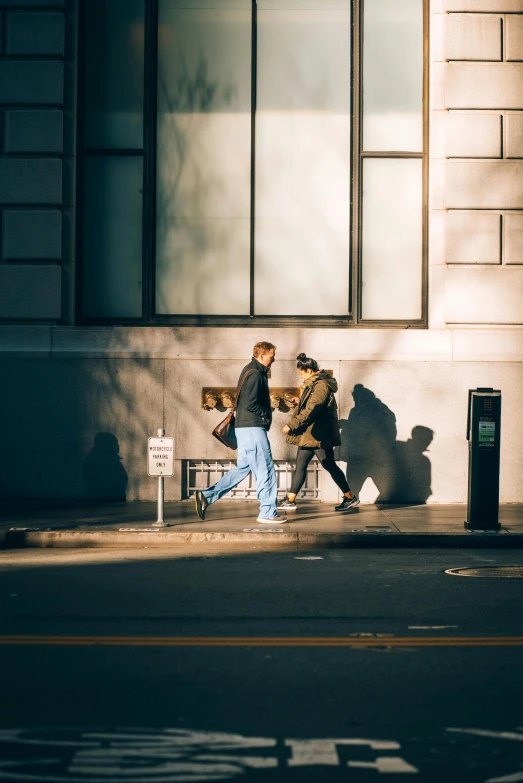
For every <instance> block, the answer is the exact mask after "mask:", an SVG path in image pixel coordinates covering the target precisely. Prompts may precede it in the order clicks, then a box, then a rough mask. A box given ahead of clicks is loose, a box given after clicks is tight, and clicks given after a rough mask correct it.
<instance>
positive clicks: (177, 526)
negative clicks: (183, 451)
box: [0, 500, 523, 550]
mask: <svg viewBox="0 0 523 783" xmlns="http://www.w3.org/2000/svg"><path fill="white" fill-rule="evenodd" d="M257 512H258V503H257V502H256V501H252V500H251V501H237V500H236V501H226V500H221V501H219V502H218V503H216V504H215V505H213V506H210V507H209V508H208V509H207V514H206V521H205V522H202V521H201V520H200V519H199V518H198V516H197V515H196V512H195V509H194V503H193V502H192V500H185V501H181V502H172V503H166V504H165V521H166V523H167V524H168V525H169V527H162V528H157V527H154V525H153V523H154V522H155V521H156V518H157V515H156V504H155V503H150V502H148V503H145V502H143V503H94V502H91V503H65V502H58V501H57V502H40V503H37V502H34V503H29V502H15V501H8V502H4V503H3V504H2V508H1V511H0V549H2V548H4V549H5V548H24V547H111V548H115V547H120V546H127V547H130V546H133V547H134V546H138V547H139V546H148V547H151V546H161V547H166V546H168V547H177V548H179V547H191V549H193V550H194V548H195V547H198V546H199V545H200V546H206V547H208V546H209V545H212V546H213V547H214V546H215V547H216V548H222V547H223V548H229V549H238V548H244V549H248V550H252V549H253V548H254V549H318V548H344V547H369V546H373V547H413V546H415V547H419V546H425V547H466V546H472V547H485V546H486V547H504V548H516V547H523V504H510V505H505V506H501V508H500V523H501V526H502V527H501V530H500V531H494V532H492V531H488V532H484V531H474V532H469V531H467V530H465V528H464V527H463V522H464V520H465V519H466V514H467V509H466V506H465V505H461V504H453V505H378V506H376V505H361V506H359V507H357V508H356V509H354V510H353V511H351V512H349V513H347V514H336V513H335V512H334V504H333V503H318V502H310V501H308V502H307V501H302V502H301V503H300V505H299V507H298V510H297V511H295V512H289V514H288V519H289V522H288V523H287V524H280V525H274V527H273V526H272V525H260V524H258V523H257V522H256V516H257Z"/></svg>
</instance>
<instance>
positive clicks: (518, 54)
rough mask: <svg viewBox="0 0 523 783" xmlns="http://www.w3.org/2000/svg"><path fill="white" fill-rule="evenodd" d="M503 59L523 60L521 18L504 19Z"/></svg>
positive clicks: (511, 16)
mask: <svg viewBox="0 0 523 783" xmlns="http://www.w3.org/2000/svg"><path fill="white" fill-rule="evenodd" d="M505 58H506V59H507V60H523V16H516V15H515V14H514V15H510V16H507V17H505Z"/></svg>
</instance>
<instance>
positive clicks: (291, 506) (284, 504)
mask: <svg viewBox="0 0 523 783" xmlns="http://www.w3.org/2000/svg"><path fill="white" fill-rule="evenodd" d="M276 508H277V509H278V510H279V509H281V510H282V511H296V503H295V502H294V500H289V498H288V497H285V498H284V499H283V500H282V501H281V503H278V505H277V506H276Z"/></svg>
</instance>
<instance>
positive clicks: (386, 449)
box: [340, 383, 434, 503]
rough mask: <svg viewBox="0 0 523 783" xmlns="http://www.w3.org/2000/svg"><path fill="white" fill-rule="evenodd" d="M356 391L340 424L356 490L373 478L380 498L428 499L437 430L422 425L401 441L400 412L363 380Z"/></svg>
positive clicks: (342, 455) (344, 453)
mask: <svg viewBox="0 0 523 783" xmlns="http://www.w3.org/2000/svg"><path fill="white" fill-rule="evenodd" d="M352 396H353V398H354V407H353V408H352V410H351V412H350V413H349V417H348V419H347V420H346V421H342V422H341V423H340V424H341V447H340V459H341V460H343V461H344V462H346V463H347V480H348V482H349V484H350V487H351V489H352V491H353V492H356V494H358V495H359V494H360V492H361V489H362V487H363V485H364V483H365V481H366V480H367V479H369V478H370V479H371V480H372V481H373V482H374V484H375V485H376V488H377V490H378V492H379V495H378V497H377V499H376V501H375V502H376V503H426V502H427V499H428V498H429V497H430V495H431V494H432V489H431V464H430V460H429V459H428V457H426V456H425V452H426V451H427V449H428V446H429V445H430V443H431V442H432V440H433V437H434V433H433V431H432V430H431V429H429V428H428V427H423V426H421V425H418V426H416V427H414V428H413V430H412V433H411V437H410V438H409V440H407V441H398V440H397V429H396V416H395V415H394V413H393V412H392V411H391V410H390V408H388V407H387V405H385V403H384V402H382V401H381V400H380V399H379V398H378V397H376V395H375V394H374V392H372V391H371V390H370V389H367V388H366V387H365V386H363V385H362V384H361V383H358V384H356V386H355V387H354V390H353V392H352Z"/></svg>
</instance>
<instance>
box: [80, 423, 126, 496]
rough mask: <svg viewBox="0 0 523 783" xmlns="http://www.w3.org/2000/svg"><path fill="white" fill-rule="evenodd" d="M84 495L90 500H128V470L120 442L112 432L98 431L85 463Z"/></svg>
mask: <svg viewBox="0 0 523 783" xmlns="http://www.w3.org/2000/svg"><path fill="white" fill-rule="evenodd" d="M83 479H84V485H85V490H84V497H85V498H86V499H88V500H114V501H118V500H126V493H127V482H128V480H129V479H128V476H127V472H126V470H125V468H124V466H123V465H122V458H121V457H120V444H119V443H118V438H116V436H115V435H113V434H112V432H98V433H97V434H96V435H95V436H94V446H93V448H92V449H91V451H90V452H89V454H88V455H87V457H86V458H85V461H84V464H83Z"/></svg>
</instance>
